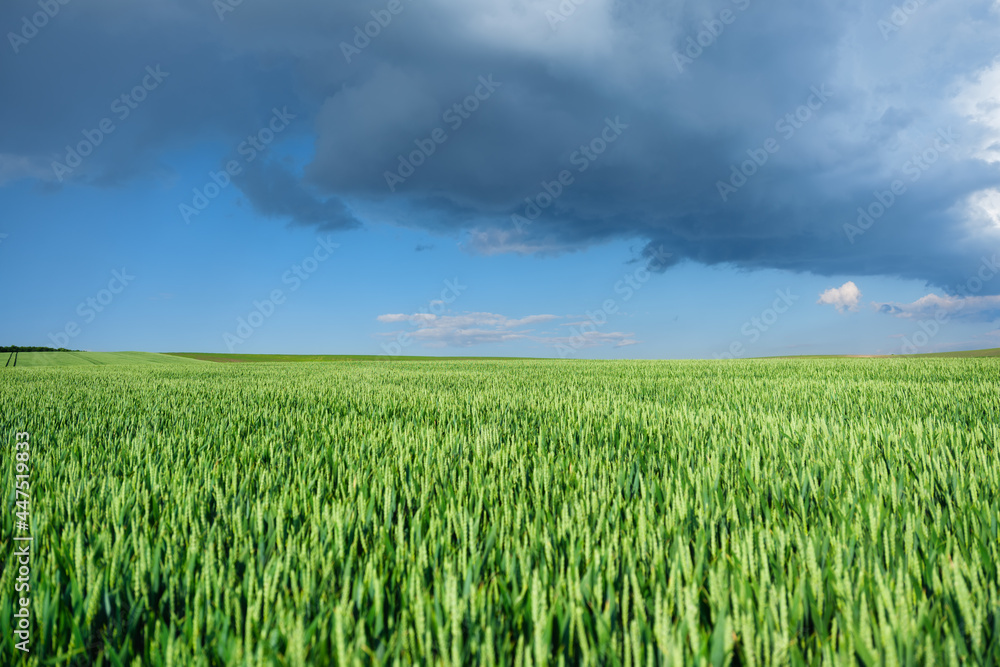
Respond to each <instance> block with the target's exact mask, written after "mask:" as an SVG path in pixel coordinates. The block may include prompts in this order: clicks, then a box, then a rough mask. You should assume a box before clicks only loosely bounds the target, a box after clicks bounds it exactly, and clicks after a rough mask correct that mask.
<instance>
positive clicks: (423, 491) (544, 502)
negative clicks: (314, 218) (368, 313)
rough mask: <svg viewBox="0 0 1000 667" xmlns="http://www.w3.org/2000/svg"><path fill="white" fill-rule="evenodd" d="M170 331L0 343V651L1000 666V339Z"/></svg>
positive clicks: (51, 655)
mask: <svg viewBox="0 0 1000 667" xmlns="http://www.w3.org/2000/svg"><path fill="white" fill-rule="evenodd" d="M33 354H44V353H33ZM81 354H86V353H81ZM128 354H133V353H128ZM151 356H153V357H159V356H161V355H151ZM169 359H170V361H169V362H164V363H156V362H155V360H150V359H142V358H138V357H136V358H131V359H119V360H118V361H117V362H116V363H107V364H104V365H92V364H95V363H98V362H95V361H93V360H92V359H91V360H87V359H82V360H80V365H65V366H46V365H44V363H43V362H44V360H40V361H39V362H38V363H37V364H34V363H31V360H32V357H31V356H30V354H23V355H22V360H21V361H19V362H18V364H17V366H16V367H6V368H0V427H2V429H3V437H4V440H5V447H4V449H3V451H4V455H3V460H2V465H0V485H2V487H0V488H2V490H3V497H4V499H5V508H4V509H5V511H4V512H3V515H2V519H0V537H2V541H3V543H4V544H6V545H11V544H14V542H13V541H12V539H13V537H14V535H15V512H16V511H17V507H16V504H15V501H16V498H15V493H14V488H15V461H14V443H15V433H16V432H19V431H27V432H29V433H30V442H31V468H30V481H31V485H30V494H31V504H30V533H31V535H32V536H33V538H34V541H33V542H32V547H31V548H32V565H31V568H32V569H31V582H30V584H31V587H30V596H31V597H30V600H31V607H30V609H31V613H32V620H31V623H32V629H31V642H30V646H31V652H30V653H28V654H25V653H23V652H22V651H18V650H16V649H15V646H14V645H15V642H16V641H17V640H16V639H15V637H14V636H13V635H12V631H11V630H10V628H13V627H14V626H15V620H14V618H13V616H12V614H13V611H14V609H15V608H16V607H15V598H16V597H17V595H18V594H16V593H15V576H16V571H17V566H16V563H15V560H14V558H13V556H12V549H9V550H8V551H7V552H6V553H5V557H4V563H3V572H2V574H0V628H3V629H4V632H3V636H2V637H0V664H3V665H11V664H32V665H59V664H100V665H174V666H177V667H180V666H183V665H397V664H398V665H408V664H426V665H516V666H518V667H521V666H527V665H532V666H541V665H553V666H555V665H560V666H561V665H577V664H586V665H627V666H635V667H639V666H646V665H678V666H679V665H713V666H716V667H718V666H720V665H741V666H743V665H747V666H757V665H867V666H874V665H956V666H958V665H997V664H1000V591H998V581H1000V533H998V521H1000V453H998V449H997V445H998V440H1000V359H997V358H981V359H947V358H938V359H930V358H921V359H899V358H896V359H809V360H757V361H719V362H709V361H695V362H601V361H578V362H558V361H529V360H480V361H477V360H459V361H454V360H453V361H407V360H403V361H393V362H391V363H390V362H387V361H364V360H349V359H344V360H341V361H338V362H336V363H333V362H300V363H277V362H276V363H259V364H255V363H211V362H208V361H198V360H195V359H190V358H183V357H171V358H169ZM161 361H162V360H161ZM101 363H103V362H101Z"/></svg>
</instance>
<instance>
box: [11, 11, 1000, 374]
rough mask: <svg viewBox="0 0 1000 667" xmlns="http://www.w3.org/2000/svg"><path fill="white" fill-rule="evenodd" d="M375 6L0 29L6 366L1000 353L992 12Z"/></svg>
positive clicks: (78, 20) (997, 73)
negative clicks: (38, 359)
mask: <svg viewBox="0 0 1000 667" xmlns="http://www.w3.org/2000/svg"><path fill="white" fill-rule="evenodd" d="M216 4H217V5H219V3H216ZM389 4H390V3H388V2H379V1H376V2H373V3H355V4H353V5H351V6H350V7H330V6H328V4H327V3H319V2H311V1H305V0H302V1H300V2H293V3H284V4H280V5H278V4H276V3H267V2H259V3H253V4H251V3H242V4H240V5H229V4H222V5H219V7H216V6H213V5H212V4H211V3H196V2H187V1H180V0H176V1H175V0H170V1H168V2H163V3H157V5H156V6H155V7H133V6H131V5H124V4H122V3H121V2H117V1H111V0H106V1H98V2H93V3H89V4H86V5H84V4H80V5H79V6H78V5H77V4H76V3H69V4H67V5H60V6H59V9H58V11H55V12H54V15H52V16H46V17H45V20H44V21H43V20H42V19H40V18H38V17H37V13H38V12H40V11H43V10H44V8H42V9H40V5H39V4H38V3H32V2H13V3H8V4H7V5H5V6H4V8H3V9H2V10H0V28H3V30H4V32H5V33H6V35H7V39H6V40H5V43H4V44H3V45H0V54H2V55H0V63H2V69H0V88H2V89H3V90H4V91H5V92H6V93H7V95H6V99H7V100H8V102H7V104H5V105H3V107H2V108H0V123H2V126H3V127H4V128H5V129H4V132H3V133H2V134H0V207H2V208H0V210H2V211H3V215H2V216H0V235H2V236H0V285H2V286H3V288H4V289H2V290H0V312H3V313H4V317H3V318H2V320H0V343H2V344H18V345H52V346H56V345H64V346H66V347H70V348H74V349H87V350H124V349H128V350H149V351H205V352H226V351H231V352H243V353H329V354H337V353H343V354H386V355H391V354H408V355H420V354H437V355H491V356H492V355H511V356H540V357H565V358H716V357H720V356H736V357H747V356H768V355H784V354H835V353H843V354H898V353H901V352H915V351H919V352H925V351H926V352H930V351H940V350H950V349H968V348H981V347H997V346H1000V330H998V325H997V321H998V319H1000V297H998V296H997V295H998V294H1000V268H997V267H996V262H997V253H998V251H1000V193H998V191H997V187H998V186H1000V169H998V164H1000V64H998V60H997V53H996V44H997V43H1000V40H998V37H1000V34H998V33H1000V9H998V7H1000V5H998V4H997V3H991V2H973V1H959V2H954V3H950V4H948V5H944V4H942V3H923V4H918V3H916V2H913V3H911V4H912V7H911V6H910V5H907V6H906V7H907V8H908V10H909V11H906V12H904V13H903V14H893V12H894V9H893V5H892V4H891V3H880V2H832V1H830V2H819V3H816V4H815V5H810V6H809V7H800V6H798V5H795V4H792V3H790V2H787V3H786V2H779V3H778V5H776V6H772V5H767V6H764V5H760V6H758V5H757V3H755V2H748V1H746V0H736V1H731V0H721V1H717V2H709V3H693V2H665V3H662V6H656V7H651V6H642V5H636V6H631V7H625V6H621V5H615V4H614V3H611V2H605V1H602V0H587V2H585V3H583V4H580V5H572V7H575V9H573V11H572V12H571V13H570V12H569V11H568V10H567V7H570V6H571V5H570V4H567V3H563V4H562V5H561V4H560V3H559V2H546V1H542V0H539V1H537V2H533V1H529V0H523V1H515V0H509V1H505V2H500V1H485V0H483V1H480V2H466V3H458V2H457V1H448V0H433V1H430V2H426V3H422V4H417V3H413V4H412V5H411V4H410V3H408V2H405V1H404V2H401V3H400V4H398V5H393V7H392V9H394V10H397V13H394V14H393V13H388V14H387V13H386V12H389ZM53 7H54V5H53ZM220 7H223V9H220ZM230 9H231V10H232V11H229V10H230ZM50 10H51V8H50ZM900 11H902V10H900ZM373 12H374V14H373ZM50 13H51V11H50ZM387 17H390V18H387ZM379 20H381V21H382V23H384V25H378V24H377V23H376V24H372V23H371V22H372V21H376V22H377V21H379ZM25 21H28V23H25ZM32 21H34V24H32V25H34V27H35V28H36V29H35V30H34V31H33V30H32V29H31V27H29V24H31V23H32ZM39 25H40V27H39ZM153 26H155V30H154V29H153ZM373 26H375V27H373ZM366 28H367V29H369V33H370V34H374V37H370V38H369V39H368V40H367V41H366V40H364V39H362V38H359V37H358V30H361V31H364V30H365V29H366ZM698 40H701V44H702V45H699V44H698ZM360 45H364V46H363V47H361V46H360ZM4 49H5V50H4ZM456 105H457V106H456ZM73 149H79V150H78V152H80V153H83V152H86V153H88V154H87V155H85V156H81V157H80V159H79V162H78V163H77V161H76V157H75V156H74V155H73V152H74V150H73ZM227 170H228V172H229V173H227ZM536 207H537V208H536ZM859 209H861V210H860V211H859Z"/></svg>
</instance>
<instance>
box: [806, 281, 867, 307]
mask: <svg viewBox="0 0 1000 667" xmlns="http://www.w3.org/2000/svg"><path fill="white" fill-rule="evenodd" d="M860 301H861V290H860V289H858V286H857V285H855V284H854V281H852V280H849V281H847V282H846V283H844V284H843V285H841V286H840V287H831V288H830V289H828V290H827V291H825V292H823V293H822V294H820V295H819V301H817V302H816V303H822V304H828V305H831V306H836V307H837V310H838V311H840V312H841V313H843V312H845V311H848V310H850V311H856V310H857V309H858V303H860Z"/></svg>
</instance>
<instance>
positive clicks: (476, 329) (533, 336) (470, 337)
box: [377, 313, 639, 349]
mask: <svg viewBox="0 0 1000 667" xmlns="http://www.w3.org/2000/svg"><path fill="white" fill-rule="evenodd" d="M377 319H378V321H379V322H382V323H384V324H401V323H408V324H412V325H413V326H414V327H415V328H414V330H412V331H405V332H404V331H393V332H389V333H380V334H377V335H378V336H380V337H386V338H395V337H397V336H399V335H400V334H402V333H405V334H406V335H407V336H409V338H411V339H413V340H415V341H417V342H419V343H422V344H423V345H424V346H425V347H432V348H435V347H436V348H440V347H470V346H472V345H482V344H487V343H507V342H511V341H530V342H536V343H543V344H545V345H549V346H552V347H557V346H566V347H570V348H572V349H584V348H591V347H598V346H601V345H612V346H614V347H626V346H628V345H635V344H636V343H638V342H639V341H637V340H635V335H634V334H631V333H625V332H622V331H598V330H597V326H596V325H594V324H593V323H590V322H579V323H567V324H569V325H570V326H576V327H579V329H573V330H571V331H569V332H562V331H561V332H560V333H562V334H564V335H558V336H557V335H553V334H552V333H551V332H546V331H542V332H536V331H535V330H533V329H528V328H525V327H528V326H530V325H532V324H538V323H541V322H551V321H552V320H558V319H562V318H561V316H559V315H548V314H541V315H528V316H526V317H520V318H510V317H506V316H505V315H498V314H496V313H460V314H448V313H446V314H442V315H433V314H429V313H414V314H412V315H405V314H386V315H379V316H378V318H377ZM566 333H569V334H570V335H565V334H566Z"/></svg>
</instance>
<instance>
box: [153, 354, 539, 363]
mask: <svg viewBox="0 0 1000 667" xmlns="http://www.w3.org/2000/svg"><path fill="white" fill-rule="evenodd" d="M167 354H168V355H169V356H172V357H183V358H185V359H197V360H199V361H215V362H221V363H246V362H253V363H261V362H269V363H295V362H303V361H477V360H478V361H496V360H499V359H518V358H519V357H402V356H395V355H388V354H218V353H214V352H168V353H167Z"/></svg>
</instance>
